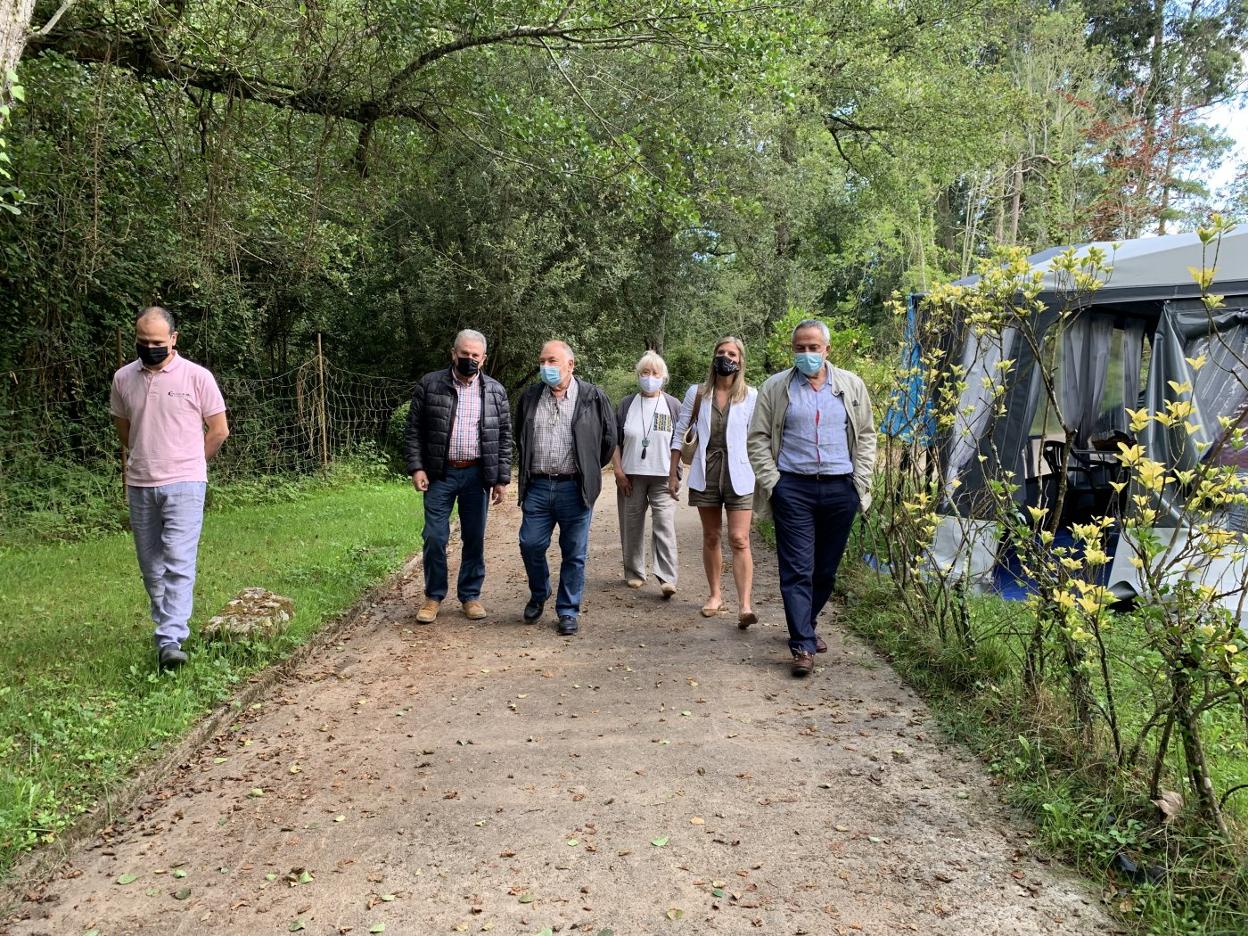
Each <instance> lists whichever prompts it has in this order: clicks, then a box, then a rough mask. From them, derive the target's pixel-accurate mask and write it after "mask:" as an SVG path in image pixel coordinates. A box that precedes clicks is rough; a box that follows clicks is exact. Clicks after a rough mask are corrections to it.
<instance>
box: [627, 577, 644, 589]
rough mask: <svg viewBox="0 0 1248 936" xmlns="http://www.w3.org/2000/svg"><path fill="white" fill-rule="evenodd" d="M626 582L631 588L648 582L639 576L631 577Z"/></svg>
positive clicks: (639, 586)
mask: <svg viewBox="0 0 1248 936" xmlns="http://www.w3.org/2000/svg"><path fill="white" fill-rule="evenodd" d="M624 584H626V585H627V586H628V587H629V588H641V586H642V585H645V584H646V583H645V582H643V581H642V580H641V579H639V578H631V579H628V580H627V581H626V582H625V583H624Z"/></svg>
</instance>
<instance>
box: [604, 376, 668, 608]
mask: <svg viewBox="0 0 1248 936" xmlns="http://www.w3.org/2000/svg"><path fill="white" fill-rule="evenodd" d="M666 382H667V363H666V362H665V361H664V360H663V358H662V357H661V356H660V355H659V354H658V353H657V352H655V351H647V352H646V353H645V354H643V355H642V356H641V360H640V361H638V362H637V384H638V386H639V388H640V390H639V392H637V393H631V394H629V395H628V396H626V397H624V399H622V400H621V401H620V405H619V407H618V409H617V410H616V422H617V427H618V430H619V431H618V432H617V434H616V437H617V438H618V439H619V440H620V444H619V445H618V446H616V449H615V453H614V454H613V455H612V456H611V464H612V465H613V466H614V468H615V491H616V502H617V503H618V505H619V510H620V548H621V550H622V551H623V553H624V579H625V581H626V582H627V583H628V587H629V588H641V587H642V586H643V585H644V584H645V583H646V541H645V532H646V511H647V510H649V511H650V527H651V530H652V540H651V555H652V560H653V563H654V574H655V576H657V578H658V580H659V590H660V591H661V592H662V594H663V597H664V598H671V597H672V595H674V594H676V499H675V498H674V497H672V495H671V493H670V492H669V491H668V489H667V476H668V452H669V451H671V447H672V432H673V431H674V429H675V427H676V419H677V417H679V415H680V401H679V400H677V399H676V398H675V397H674V396H672V395H671V394H670V393H664V392H663V385H664V384H665V383H666Z"/></svg>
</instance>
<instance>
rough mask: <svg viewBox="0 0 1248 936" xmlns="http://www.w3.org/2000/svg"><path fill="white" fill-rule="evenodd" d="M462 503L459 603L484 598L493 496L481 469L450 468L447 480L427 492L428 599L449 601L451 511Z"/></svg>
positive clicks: (425, 559)
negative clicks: (487, 533) (487, 532)
mask: <svg viewBox="0 0 1248 936" xmlns="http://www.w3.org/2000/svg"><path fill="white" fill-rule="evenodd" d="M456 501H459V536H460V539H461V540H462V541H463V551H462V552H461V553H460V560H459V582H458V586H457V593H458V597H459V600H460V601H461V602H464V601H475V600H477V599H478V598H480V597H481V585H482V583H484V582H485V518H486V514H487V513H488V511H489V508H490V492H489V491H488V490H487V489H486V488H485V487H483V486H482V481H481V466H480V465H472V466H471V467H469V468H451V467H449V466H448V467H447V469H446V477H445V478H439V479H438V480H436V481H430V482H429V490H427V491H425V532H424V539H425V545H424V561H425V596H426V597H428V598H433V599H435V600H436V601H441V600H443V599H444V598H445V597H446V589H447V581H446V579H447V572H446V544H447V542H448V541H449V540H450V538H451V508H452V507H453V506H454V505H455V502H456Z"/></svg>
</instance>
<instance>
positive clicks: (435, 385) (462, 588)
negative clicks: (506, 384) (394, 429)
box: [405, 329, 511, 624]
mask: <svg viewBox="0 0 1248 936" xmlns="http://www.w3.org/2000/svg"><path fill="white" fill-rule="evenodd" d="M485 360H486V343H485V336H484V335H482V334H481V333H480V332H477V331H472V330H471V329H465V330H464V331H461V332H460V333H459V334H458V335H457V336H456V337H455V344H454V345H453V346H452V348H451V366H450V367H449V368H442V369H441V370H436V371H434V372H433V373H430V374H426V375H425V376H424V377H422V378H421V379H420V382H419V383H418V384H417V385H416V392H415V393H414V394H413V395H412V406H411V409H410V410H409V411H408V414H407V432H406V439H405V440H406V449H407V473H408V474H409V475H410V476H411V479H412V486H413V487H415V488H416V490H418V491H420V492H421V493H423V494H424V495H425V531H424V568H425V603H424V605H423V606H422V607H421V609H420V611H418V612H417V614H416V620H417V621H418V622H420V623H421V624H431V623H433V621H434V620H436V619H437V616H438V608H439V607H440V606H441V604H442V601H443V600H444V599H445V598H446V592H447V569H446V545H447V542H448V540H449V539H450V535H451V508H452V507H454V506H455V504H456V502H458V504H459V531H460V539H461V540H462V541H463V551H462V553H461V555H460V561H459V582H458V598H459V600H460V602H461V604H462V605H463V609H464V614H465V616H467V617H468V618H469V619H470V620H474V621H475V620H480V619H481V618H484V617H485V616H486V610H485V607H484V606H483V605H482V604H481V586H482V584H483V583H484V582H485V520H486V513H487V511H488V509H489V505H490V503H491V502H493V503H495V504H498V503H500V502H501V501H502V499H503V492H504V491H505V490H506V488H507V484H508V483H509V482H510V481H511V410H510V407H509V405H508V403H507V391H506V390H504V389H503V386H502V384H500V383H499V382H498V381H496V380H494V379H493V378H492V377H490V376H488V375H487V374H485V373H484V372H483V371H482V367H483V366H484V365H485Z"/></svg>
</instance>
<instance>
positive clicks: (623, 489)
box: [615, 471, 633, 497]
mask: <svg viewBox="0 0 1248 936" xmlns="http://www.w3.org/2000/svg"><path fill="white" fill-rule="evenodd" d="M615 486H616V488H617V489H619V492H620V493H621V494H623V495H624V496H625V497H632V496H633V481H632V478H630V477H629V476H628V475H626V474H625V473H624V472H622V471H617V472H616V473H615Z"/></svg>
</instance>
